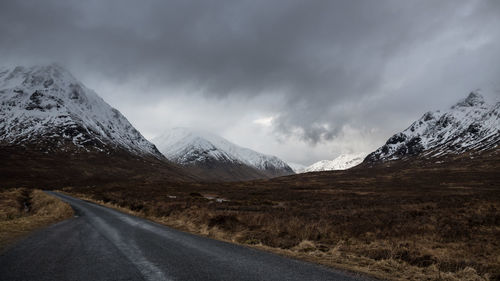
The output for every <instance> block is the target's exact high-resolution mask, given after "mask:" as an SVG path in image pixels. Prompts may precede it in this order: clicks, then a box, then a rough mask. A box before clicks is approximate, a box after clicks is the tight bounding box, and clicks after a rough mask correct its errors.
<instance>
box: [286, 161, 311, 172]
mask: <svg viewBox="0 0 500 281" xmlns="http://www.w3.org/2000/svg"><path fill="white" fill-rule="evenodd" d="M287 164H288V166H290V168H292V170H293V171H294V172H295V173H296V174H300V173H303V172H304V170H305V169H306V168H307V166H306V165H302V164H299V163H290V162H288V163H287Z"/></svg>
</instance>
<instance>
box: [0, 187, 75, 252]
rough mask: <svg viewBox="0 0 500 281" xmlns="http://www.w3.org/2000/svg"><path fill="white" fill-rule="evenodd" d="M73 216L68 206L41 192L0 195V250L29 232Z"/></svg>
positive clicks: (16, 191) (9, 190) (17, 192)
mask: <svg viewBox="0 0 500 281" xmlns="http://www.w3.org/2000/svg"><path fill="white" fill-rule="evenodd" d="M71 216H73V209H71V207H70V206H69V205H68V204H66V203H64V202H62V201H61V200H59V199H58V198H55V197H53V196H50V195H48V194H46V193H44V192H43V191H41V190H37V189H34V190H30V189H24V188H15V189H8V190H4V191H1V192H0V249H3V248H5V247H6V246H7V245H9V244H11V243H12V242H14V241H16V240H17V239H19V238H21V237H23V236H25V235H26V234H28V233H29V232H31V231H33V230H35V229H38V228H41V227H44V226H47V225H50V224H52V223H55V222H58V221H61V220H64V219H66V218H69V217H71Z"/></svg>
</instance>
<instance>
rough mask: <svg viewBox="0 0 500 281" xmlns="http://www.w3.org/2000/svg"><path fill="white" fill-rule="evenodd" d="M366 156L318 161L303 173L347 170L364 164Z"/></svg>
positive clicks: (352, 155) (345, 155)
mask: <svg viewBox="0 0 500 281" xmlns="http://www.w3.org/2000/svg"><path fill="white" fill-rule="evenodd" d="M365 156H366V153H357V154H342V155H340V156H338V157H337V158H335V159H333V160H321V161H318V162H316V163H314V164H312V165H310V166H308V167H306V168H305V169H304V170H303V172H304V173H307V172H319V171H333V170H346V169H349V168H351V167H354V166H356V165H358V164H360V163H361V162H363V159H364V157H365Z"/></svg>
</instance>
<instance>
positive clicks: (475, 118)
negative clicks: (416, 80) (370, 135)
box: [364, 92, 500, 163]
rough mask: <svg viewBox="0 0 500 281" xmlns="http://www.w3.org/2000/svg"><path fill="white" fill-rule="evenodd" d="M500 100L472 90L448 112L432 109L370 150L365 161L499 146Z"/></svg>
mask: <svg viewBox="0 0 500 281" xmlns="http://www.w3.org/2000/svg"><path fill="white" fill-rule="evenodd" d="M499 112H500V102H496V103H493V104H488V103H486V101H485V99H484V97H483V96H482V95H481V94H480V93H479V92H471V93H470V94H469V95H468V96H467V97H466V98H464V99H462V100H460V101H459V102H458V103H456V104H455V105H453V106H452V107H451V108H449V109H448V110H445V111H440V110H437V111H429V112H427V113H425V114H424V115H423V116H422V117H421V118H420V119H418V120H417V121H415V122H413V123H412V124H411V125H410V126H409V127H408V128H407V129H405V130H403V131H402V132H400V133H397V134H394V135H393V136H392V137H390V138H389V139H388V140H387V142H386V143H385V144H384V145H383V146H381V147H380V148H378V149H377V150H375V151H374V152H372V153H370V154H369V155H368V156H367V157H366V158H365V160H364V162H365V163H379V162H387V161H392V160H399V159H405V158H408V157H423V158H436V157H443V156H453V155H458V154H461V153H465V152H477V153H481V152H482V151H486V150H492V149H496V148H497V147H498V145H499V143H500V113H499Z"/></svg>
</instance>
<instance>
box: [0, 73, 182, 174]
mask: <svg viewBox="0 0 500 281" xmlns="http://www.w3.org/2000/svg"><path fill="white" fill-rule="evenodd" d="M0 150H2V151H0V153H6V154H7V155H8V157H10V160H11V162H10V163H9V164H11V167H14V162H15V161H19V165H20V167H19V169H20V171H22V170H25V171H28V170H29V169H30V166H29V165H27V163H32V164H33V165H34V166H32V167H31V168H33V169H34V170H36V172H33V171H31V173H32V174H33V173H34V174H33V175H35V174H36V173H39V172H40V171H42V170H44V171H46V172H47V173H49V172H50V171H51V169H50V167H56V166H58V165H59V164H61V167H63V168H66V167H69V166H73V168H72V169H71V170H68V173H73V175H71V176H70V175H63V174H62V173H63V170H64V169H63V170H60V171H59V172H60V173H61V174H60V175H59V177H61V178H64V177H65V176H67V177H79V176H82V178H92V177H93V176H96V175H97V174H100V173H103V175H102V176H104V177H105V171H104V170H102V169H101V168H104V167H100V166H99V164H96V165H94V167H87V168H91V169H92V170H94V172H89V170H86V171H83V170H82V169H83V168H82V169H79V168H78V167H76V166H74V164H75V163H77V162H78V161H77V160H78V159H80V160H81V161H83V162H85V161H87V160H88V157H92V159H93V160H92V161H97V162H99V161H100V162H101V163H105V162H106V163H111V165H113V163H115V164H116V165H118V163H122V164H123V165H124V166H123V167H122V169H121V171H122V172H127V174H131V173H132V172H133V167H136V168H137V164H138V163H139V162H144V161H145V159H148V161H156V162H155V163H156V164H158V163H160V162H164V163H166V159H165V158H164V157H163V155H162V154H161V153H160V152H159V151H158V150H157V149H156V147H155V146H154V145H153V144H152V143H150V142H149V141H148V140H146V139H145V138H144V137H143V136H142V135H141V134H140V133H139V132H138V131H137V130H136V129H135V128H134V127H133V126H132V125H131V124H130V122H129V121H128V120H127V119H126V118H125V117H124V116H123V115H122V114H121V113H120V112H119V111H118V110H116V109H114V108H112V107H111V106H110V105H109V104H107V103H106V102H105V101H104V100H103V99H102V98H100V97H99V96H98V95H97V94H96V93H95V92H94V91H92V90H90V89H88V88H87V87H85V86H84V85H83V84H82V83H81V82H79V81H78V80H76V78H74V77H73V76H72V75H71V74H70V73H69V72H68V71H66V70H65V69H63V68H62V67H60V66H58V65H55V64H51V65H43V66H33V67H22V66H18V67H15V68H1V69H0ZM6 151H8V153H7V152H6ZM40 153H42V155H43V157H41V156H40ZM35 156H36V157H35ZM118 156H120V161H118V160H117V159H116V158H113V157H118ZM34 157H35V158H34ZM24 158H28V159H24ZM37 158H38V161H31V160H34V159H35V160H36V159H37ZM52 158H53V159H52ZM103 158H106V159H103ZM99 159H101V160H99ZM113 159H115V160H116V161H113ZM124 159H129V160H133V161H132V162H133V163H134V165H135V166H130V167H129V168H127V167H128V166H127V165H128V164H127V161H128V160H127V161H124ZM4 160H5V159H4ZM28 160H29V161H28ZM42 160H43V161H46V165H47V166H46V167H45V166H43V165H42V162H43V161H42ZM30 161H31V162H30ZM51 161H52V162H51ZM53 161H58V162H60V163H58V165H55V164H54V163H53ZM92 161H90V162H92ZM23 162H24V163H26V166H23V164H22V163H23ZM70 162H71V163H70ZM87 162H88V161H87ZM87 162H85V163H87ZM44 163H45V162H44ZM64 163H66V164H67V165H64ZM70 164H71V165H70ZM107 165H108V164H107ZM166 165H167V164H166ZM35 166H36V168H35ZM83 166H85V165H84V164H82V167H83ZM8 168H9V167H3V168H2V169H4V170H3V171H4V172H5V173H10V172H9V171H10V170H6V169H8ZM107 168H108V170H109V169H111V168H116V167H109V166H107ZM168 168H171V169H172V171H174V170H175V171H176V172H175V173H176V174H177V173H178V171H177V170H179V168H177V167H174V166H171V167H170V166H169V167H168ZM99 169H101V170H99ZM20 171H13V172H14V173H17V172H20ZM11 172H12V171H11ZM52 172H53V173H54V174H53V175H52V176H53V177H56V174H57V172H58V171H52ZM38 175H39V176H40V177H41V178H44V174H43V173H42V172H40V174H38ZM49 178H50V176H49Z"/></svg>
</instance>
